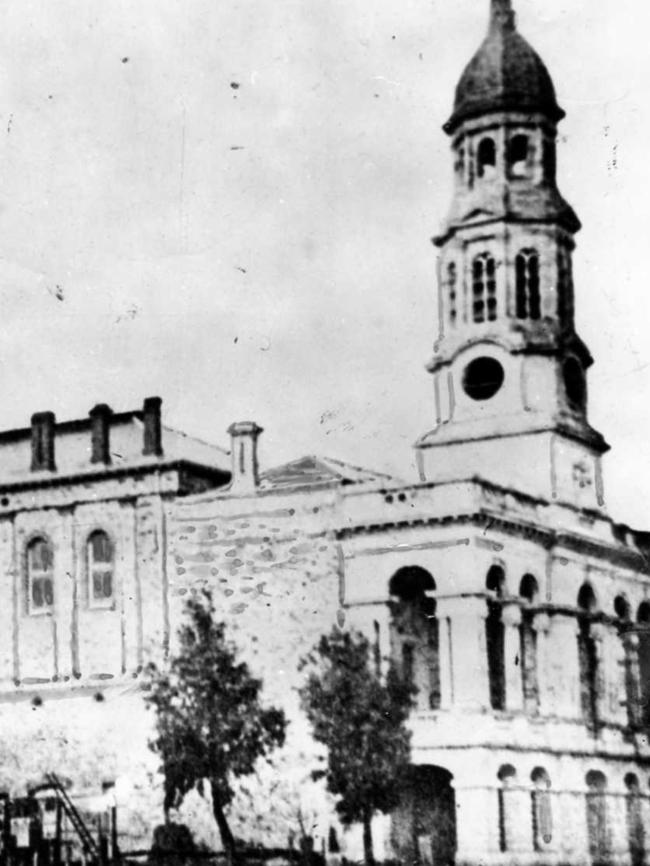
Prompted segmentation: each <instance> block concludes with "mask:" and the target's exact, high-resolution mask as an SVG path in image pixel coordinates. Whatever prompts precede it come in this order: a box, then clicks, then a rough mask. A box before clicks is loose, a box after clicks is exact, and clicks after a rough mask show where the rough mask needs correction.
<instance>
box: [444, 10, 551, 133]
mask: <svg viewBox="0 0 650 866" xmlns="http://www.w3.org/2000/svg"><path fill="white" fill-rule="evenodd" d="M494 111H522V112H540V113H542V114H546V115H547V116H548V117H549V118H550V119H551V120H553V121H558V120H561V119H562V118H563V117H564V111H563V110H562V109H561V108H560V106H559V105H558V104H557V99H556V96H555V88H554V86H553V81H552V80H551V76H550V75H549V73H548V70H547V68H546V66H545V65H544V63H543V61H542V59H541V58H540V56H539V55H538V54H537V52H536V51H535V50H534V49H533V48H532V47H531V46H530V45H529V44H528V42H526V40H525V39H524V38H523V36H521V35H520V34H519V33H518V32H517V29H516V27H515V14H514V11H513V9H512V3H511V0H491V10H490V28H489V31H488V34H487V36H486V37H485V39H484V40H483V43H482V45H481V46H480V48H479V49H478V51H477V52H476V54H475V55H474V57H473V58H472V59H471V60H470V62H469V63H468V64H467V67H466V68H465V71H464V72H463V74H462V76H461V79H460V81H459V82H458V86H457V88H456V98H455V101H454V110H453V113H452V116H451V117H450V118H449V120H448V121H447V123H446V124H445V131H446V132H448V133H450V134H451V133H453V132H454V131H455V129H456V128H457V127H458V125H459V124H460V123H461V122H462V121H463V120H467V119H469V118H471V117H476V116H478V115H481V114H487V113H489V112H494Z"/></svg>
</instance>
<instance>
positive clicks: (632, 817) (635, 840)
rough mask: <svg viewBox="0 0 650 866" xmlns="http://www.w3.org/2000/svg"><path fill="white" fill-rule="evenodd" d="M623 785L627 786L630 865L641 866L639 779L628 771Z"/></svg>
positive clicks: (642, 827)
mask: <svg viewBox="0 0 650 866" xmlns="http://www.w3.org/2000/svg"><path fill="white" fill-rule="evenodd" d="M625 787H626V788H627V796H626V800H625V806H626V813H627V839H628V845H629V846H630V858H631V860H632V866H641V864H642V863H643V862H644V860H645V828H644V826H643V811H642V810H643V805H642V800H641V790H640V788H639V779H638V777H637V776H635V775H634V773H628V774H627V776H626V777H625Z"/></svg>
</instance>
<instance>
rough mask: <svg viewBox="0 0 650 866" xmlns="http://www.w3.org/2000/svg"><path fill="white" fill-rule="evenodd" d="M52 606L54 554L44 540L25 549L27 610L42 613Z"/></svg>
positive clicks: (32, 543) (39, 540)
mask: <svg viewBox="0 0 650 866" xmlns="http://www.w3.org/2000/svg"><path fill="white" fill-rule="evenodd" d="M53 606H54V553H53V551H52V546H51V545H50V543H49V542H48V541H46V540H45V539H44V538H34V539H32V541H30V543H29V545H28V547H27V610H28V612H30V613H44V612H46V611H48V610H51V609H52V607H53Z"/></svg>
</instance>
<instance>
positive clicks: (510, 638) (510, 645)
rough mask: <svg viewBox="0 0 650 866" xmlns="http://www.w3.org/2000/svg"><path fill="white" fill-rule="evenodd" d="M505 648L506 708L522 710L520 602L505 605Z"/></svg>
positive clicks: (512, 710) (503, 618) (503, 613)
mask: <svg viewBox="0 0 650 866" xmlns="http://www.w3.org/2000/svg"><path fill="white" fill-rule="evenodd" d="M501 616H502V621H503V650H504V653H503V654H504V664H505V681H506V710H508V711H509V712H521V711H522V710H523V708H524V696H523V687H522V670H523V663H524V660H523V658H522V655H521V632H520V626H521V608H520V607H519V605H518V604H516V605H515V604H509V605H504V607H503V611H502V615H501Z"/></svg>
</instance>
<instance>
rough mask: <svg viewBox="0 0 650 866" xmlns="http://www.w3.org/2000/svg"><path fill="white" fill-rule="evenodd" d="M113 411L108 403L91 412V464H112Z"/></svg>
mask: <svg viewBox="0 0 650 866" xmlns="http://www.w3.org/2000/svg"><path fill="white" fill-rule="evenodd" d="M112 414H113V410H112V409H111V407H110V406H107V405H106V403H99V404H98V405H97V406H94V407H93V408H92V409H91V410H90V412H89V415H90V418H91V420H92V430H91V439H90V444H91V454H90V462H91V463H103V464H104V465H106V466H107V465H108V464H109V463H110V462H111V445H110V437H111V415H112Z"/></svg>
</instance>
